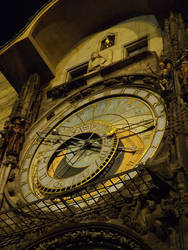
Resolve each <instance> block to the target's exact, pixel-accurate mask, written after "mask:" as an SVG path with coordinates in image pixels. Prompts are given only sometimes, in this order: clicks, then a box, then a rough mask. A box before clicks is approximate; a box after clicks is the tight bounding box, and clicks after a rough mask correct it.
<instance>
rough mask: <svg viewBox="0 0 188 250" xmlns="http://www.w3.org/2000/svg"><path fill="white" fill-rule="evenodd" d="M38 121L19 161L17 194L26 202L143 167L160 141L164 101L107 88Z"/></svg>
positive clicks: (138, 91)
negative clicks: (34, 131)
mask: <svg viewBox="0 0 188 250" xmlns="http://www.w3.org/2000/svg"><path fill="white" fill-rule="evenodd" d="M54 113H55V114H56V116H55V118H54V119H53V120H50V122H48V124H47V123H46V122H44V120H41V122H39V124H38V127H37V129H36V135H35V137H34V138H33V141H32V142H31V136H30V138H29V142H28V143H27V145H28V146H27V148H28V150H27V152H26V153H25V155H24V157H23V160H22V167H21V181H20V185H21V190H22V194H23V196H24V198H25V199H26V200H27V201H33V200H36V199H37V198H40V197H44V196H45V195H46V194H55V193H61V192H62V191H66V190H71V189H74V188H76V187H79V186H82V185H83V184H85V183H87V182H89V181H92V180H95V179H96V178H102V177H104V176H105V177H107V176H111V175H113V174H118V173H121V172H124V171H126V170H129V169H132V168H134V167H136V166H137V165H138V164H139V163H145V162H146V161H147V160H148V159H149V158H151V157H152V156H153V155H154V154H155V152H156V151H157V149H158V147H159V144H160V142H161V140H162V137H163V134H164V130H165V126H166V115H165V110H164V105H163V101H162V99H161V98H160V96H159V95H157V94H156V93H153V92H152V91H150V90H146V89H139V88H133V87H127V88H118V89H108V90H107V91H105V92H101V93H97V94H93V95H92V96H91V97H87V98H85V99H83V100H80V101H78V102H76V104H75V103H74V104H71V103H68V102H64V103H62V104H61V105H58V106H57V107H56V108H54Z"/></svg>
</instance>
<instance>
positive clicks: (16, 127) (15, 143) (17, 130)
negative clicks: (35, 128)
mask: <svg viewBox="0 0 188 250" xmlns="http://www.w3.org/2000/svg"><path fill="white" fill-rule="evenodd" d="M6 130H7V133H6V144H7V148H6V156H10V155H12V156H15V157H18V156H19V153H20V151H21V149H22V145H23V143H24V139H25V137H24V133H25V120H24V119H22V118H20V117H15V118H14V119H12V120H11V122H10V123H9V125H8V126H7V128H6Z"/></svg>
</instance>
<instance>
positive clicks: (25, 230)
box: [0, 8, 188, 250]
mask: <svg viewBox="0 0 188 250" xmlns="http://www.w3.org/2000/svg"><path fill="white" fill-rule="evenodd" d="M57 10H58V8H57ZM54 15H55V14H54ZM36 22H37V21H36ZM35 32H36V34H37V30H36V31H35ZM51 32H52V31H51ZM54 32H55V31H54ZM36 34H35V35H36ZM52 35H53V33H52ZM109 37H113V39H114V40H113V41H111V44H110V42H108V38H109ZM36 40H37V39H36ZM103 41H106V43H107V44H106V47H105V46H104V45H103V46H102V47H101V43H102V42H103ZM33 44H34V42H33ZM35 46H36V44H35ZM187 46H188V34H187V29H186V23H185V22H184V21H183V18H182V16H181V14H176V13H172V12H171V14H170V15H169V17H168V18H166V19H164V25H163V26H162V25H161V26H160V25H159V23H158V22H157V19H156V18H155V16H154V15H140V16H137V17H134V18H130V19H128V20H125V21H123V22H120V23H119V24H116V25H113V26H112V27H110V28H107V29H103V30H102V31H101V30H100V31H97V32H95V33H93V34H90V35H89V36H88V35H87V36H85V37H84V39H82V40H80V41H79V42H78V43H77V44H75V45H74V47H73V48H71V49H70V50H69V51H68V52H67V53H66V55H64V56H63V57H62V58H61V60H59V62H58V64H57V65H56V69H55V70H54V72H53V73H54V76H55V77H54V78H53V79H52V80H49V81H48V82H46V83H45V84H44V83H43V80H44V78H45V77H44V75H45V73H44V72H43V73H42V81H41V75H40V73H38V72H37V73H34V74H30V75H28V77H27V80H26V81H25V83H24V84H23V85H22V87H21V89H20V91H19V95H18V99H17V102H16V103H15V105H14V106H13V109H12V113H11V114H10V117H9V120H7V122H6V123H5V126H4V130H3V131H2V132H1V133H0V135H1V139H0V140H1V141H0V156H1V159H0V160H1V168H0V181H1V188H0V206H1V214H0V217H1V221H0V238H1V239H2V243H1V244H2V245H1V246H2V247H3V248H4V249H16V248H17V249H64V248H65V249H78V248H77V247H78V245H77V244H78V243H79V244H80V245H79V249H94V247H96V248H97V249H99V248H100V247H101V248H102V249H111V248H113V249H125V248H128V249H153V250H157V249H159V248H160V249H161V250H163V249H164V250H165V249H170V250H176V249H186V248H187V247H188V242H187V240H186V237H187V235H186V228H187V225H188V220H187V215H188V209H187V203H188V196H187V161H188V157H187V150H188V137H187V136H188V92H187V91H188V88H187V85H188V83H187V67H188V66H187V49H188V47H187ZM36 47H37V46H36ZM101 48H102V49H101ZM2 54H3V53H2ZM40 56H41V58H43V59H44V58H45V56H44V55H43V53H42V52H41V54H40ZM0 60H1V58H0ZM45 60H46V58H45V59H44V61H45ZM46 65H47V66H45V67H47V68H48V70H49V68H50V69H51V67H50V66H49V62H48V63H46ZM41 68H42V69H43V70H44V69H45V68H44V66H41ZM39 71H40V70H39ZM46 77H47V76H46ZM49 78H50V77H49ZM118 86H119V87H122V88H125V89H126V88H131V87H135V88H139V89H142V90H144V89H147V90H148V91H153V92H156V93H157V94H158V95H159V96H161V97H162V99H163V100H164V105H165V112H166V114H167V117H166V119H167V126H166V130H165V133H164V137H163V139H162V142H161V143H160V145H159V147H158V149H157V150H156V153H155V155H154V156H152V157H151V158H150V159H148V160H147V161H146V163H144V164H143V163H141V164H140V165H139V166H137V167H138V171H137V172H136V176H135V175H134V176H133V177H130V178H129V179H128V180H127V181H126V182H125V181H124V182H125V183H124V186H123V187H124V188H120V189H118V188H117V191H116V192H112V193H110V192H109V193H105V192H104V190H103V191H101V194H100V198H99V199H98V200H94V201H93V200H92V202H93V203H94V204H90V203H89V202H88V200H87V198H88V197H89V196H91V197H92V196H94V195H93V194H94V193H95V192H96V191H95V192H94V191H93V190H94V188H96V190H100V188H101V186H100V185H102V184H101V183H103V179H104V178H107V177H108V178H109V176H107V175H106V173H104V174H103V175H102V176H101V177H100V178H98V182H97V180H95V181H96V183H95V182H94V184H93V183H91V184H90V183H88V184H87V185H86V186H84V187H83V188H82V189H75V190H74V192H73V191H72V192H68V191H67V192H64V193H63V194H61V195H58V196H57V197H56V196H54V195H51V196H47V195H45V194H42V195H43V198H44V201H40V202H39V201H34V203H31V204H29V205H27V201H26V197H24V195H25V194H26V192H25V194H24V195H23V193H22V191H21V190H23V188H22V187H23V186H24V185H25V184H24V183H23V182H22V176H23V175H24V174H23V172H24V171H25V170H24V168H23V167H22V166H23V165H24V164H25V162H24V157H25V155H26V153H27V151H28V149H29V148H30V143H31V141H32V140H33V141H35V140H41V141H43V142H44V143H48V140H46V137H47V135H46V134H44V133H45V131H42V127H43V125H45V124H48V122H49V124H50V122H51V121H54V122H55V118H56V116H58V114H59V113H61V112H62V110H61V104H62V103H64V105H65V106H66V103H71V104H72V106H73V107H74V106H75V109H76V108H77V106H76V105H77V101H78V100H82V99H83V100H84V98H85V97H88V98H90V96H92V94H97V93H100V92H102V91H103V92H105V91H106V92H108V91H109V90H110V89H114V90H115V89H116V88H117V87H118ZM54 107H56V108H54ZM58 112H59V113H58ZM50 129H51V128H50ZM53 133H54V134H55V133H57V132H56V131H53ZM55 143H56V142H54V144H55ZM34 150H36V149H33V151H34ZM30 158H32V155H31V156H30ZM42 160H43V159H41V161H42ZM26 165H27V164H26ZM24 166H25V165H24ZM109 167H110V165H109ZM115 177H117V178H120V176H115ZM115 177H113V178H115ZM113 178H112V179H113ZM112 179H108V180H112ZM28 182H31V181H30V180H28ZM116 187H117V186H116ZM97 192H99V193H100V191H97ZM30 193H31V192H30V191H29V192H28V195H30ZM44 193H45V192H44ZM75 197H76V198H75ZM86 197H87V198H86ZM69 199H71V201H72V200H73V201H74V203H73V204H74V205H71V204H72V203H70V202H69ZM74 199H75V200H74ZM80 199H82V200H84V202H83V203H82V204H84V205H83V206H84V207H82V206H80V207H79V206H78V204H77V203H78V201H79V202H80ZM92 199H93V198H92ZM48 200H50V202H51V203H50V204H52V205H53V206H54V207H56V208H58V209H59V210H61V211H58V212H57V210H53V209H54V207H53V208H52V207H50V206H49V210H50V211H49V212H47V211H46V210H45V209H46V207H47V206H48V205H47V204H48V202H47V201H48ZM59 202H60V204H63V205H64V207H63V208H62V209H61V207H59V206H58V204H59ZM41 204H43V206H42V205H41ZM75 204H77V205H75ZM52 205H51V206H52ZM44 207H45V209H44ZM15 208H16V209H15ZM62 247H64V248H62ZM110 247H111V248H110Z"/></svg>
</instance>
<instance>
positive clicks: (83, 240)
mask: <svg viewBox="0 0 188 250" xmlns="http://www.w3.org/2000/svg"><path fill="white" fill-rule="evenodd" d="M97 227H98V228H97ZM129 234H130V232H126V230H125V229H124V231H122V232H119V231H118V230H116V229H115V228H112V227H111V228H110V227H109V226H108V228H105V226H104V225H103V227H101V226H100V224H99V226H97V225H96V226H93V227H91V226H90V227H87V225H85V226H84V228H80V229H76V228H75V229H73V230H70V231H68V230H67V231H66V232H62V233H61V234H58V235H56V236H49V237H48V239H47V238H45V239H43V240H41V241H40V242H39V243H36V244H35V249H37V250H42V249H52V248H53V249H59V247H60V246H61V248H62V247H68V248H70V249H73V248H74V249H75V248H77V249H82V248H84V249H85V248H88V247H91V248H92V249H93V247H95V248H97V249H99V248H101V247H102V249H103V248H105V249H106V248H107V247H109V246H110V248H113V249H114V248H121V249H130V250H141V249H143V250H144V249H145V250H146V249H147V250H149V249H150V248H149V247H148V246H147V245H146V244H145V243H143V242H142V241H141V240H140V239H139V237H138V236H133V235H129ZM29 249H30V248H29Z"/></svg>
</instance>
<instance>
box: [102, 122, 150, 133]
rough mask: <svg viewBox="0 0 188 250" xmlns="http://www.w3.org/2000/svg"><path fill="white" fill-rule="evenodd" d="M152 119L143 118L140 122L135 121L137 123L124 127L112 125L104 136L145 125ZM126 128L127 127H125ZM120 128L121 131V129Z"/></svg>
mask: <svg viewBox="0 0 188 250" xmlns="http://www.w3.org/2000/svg"><path fill="white" fill-rule="evenodd" d="M153 121H154V120H153V119H148V120H144V121H141V122H137V123H133V124H129V125H127V126H125V127H122V128H116V127H112V128H111V129H110V130H109V131H108V132H107V133H106V136H112V135H113V134H115V133H116V134H117V133H119V134H120V133H124V132H125V131H130V130H131V129H135V128H138V127H140V126H145V125H148V124H150V123H152V122H153ZM126 128H127V129H126ZM121 130H122V131H121Z"/></svg>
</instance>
